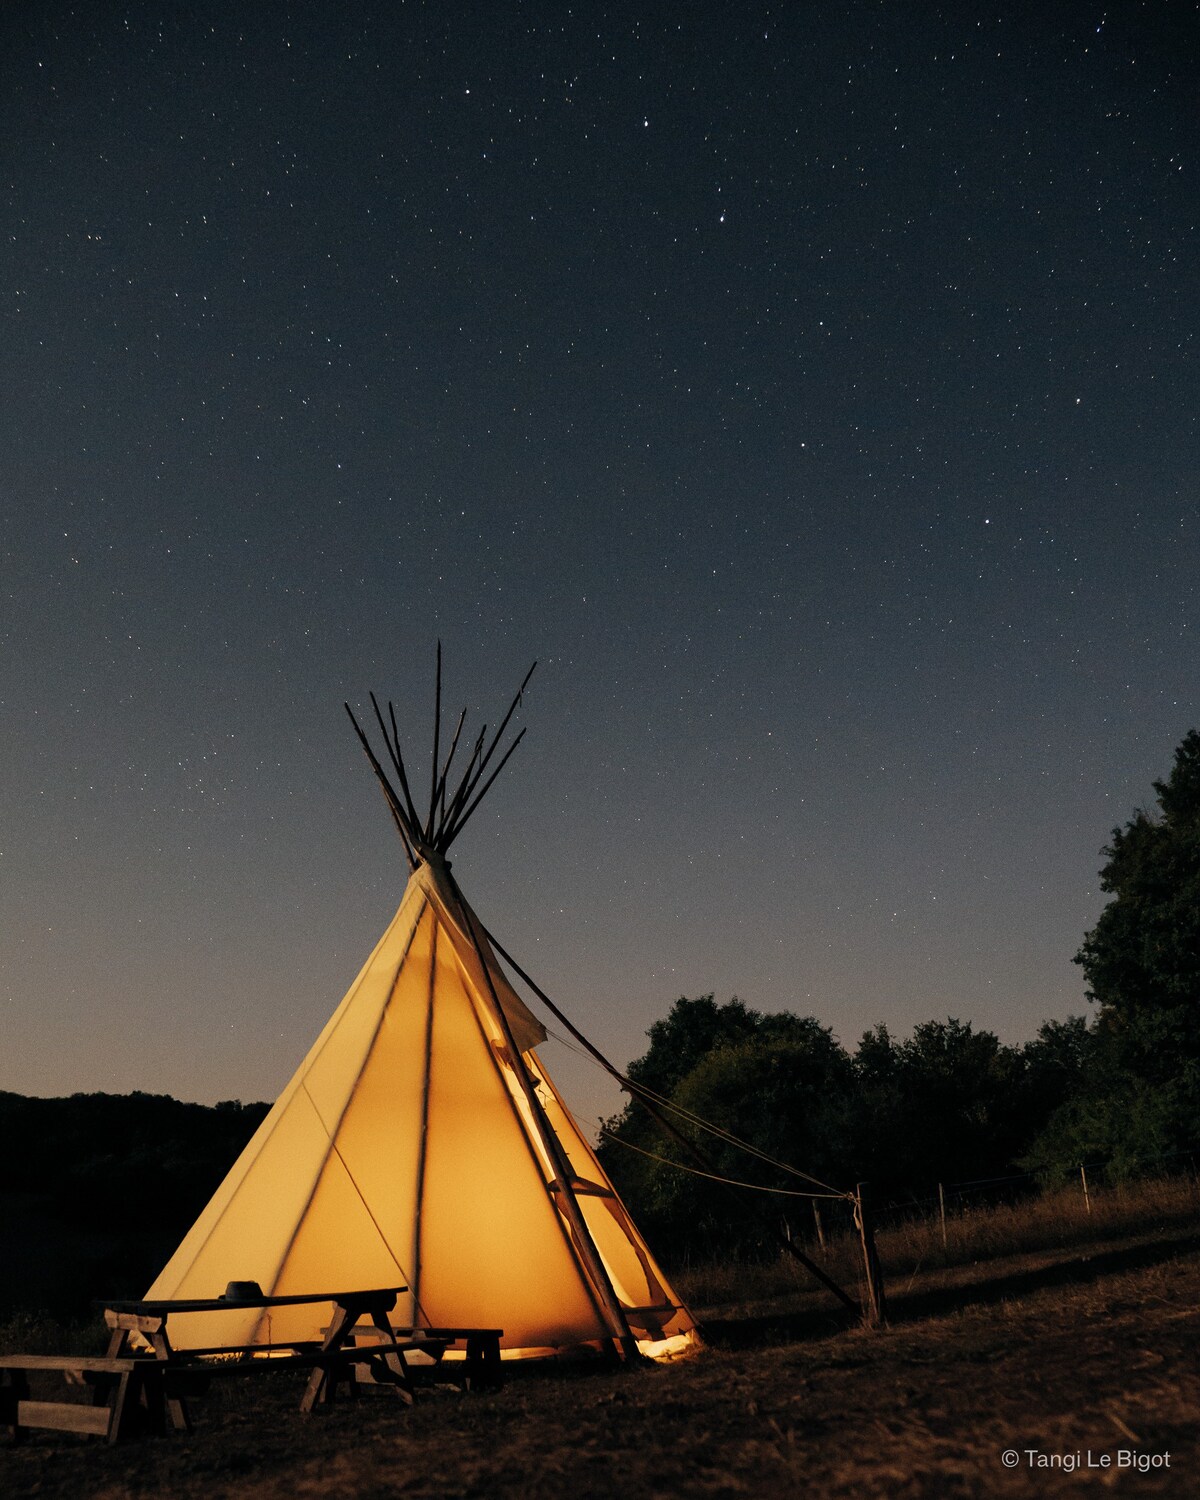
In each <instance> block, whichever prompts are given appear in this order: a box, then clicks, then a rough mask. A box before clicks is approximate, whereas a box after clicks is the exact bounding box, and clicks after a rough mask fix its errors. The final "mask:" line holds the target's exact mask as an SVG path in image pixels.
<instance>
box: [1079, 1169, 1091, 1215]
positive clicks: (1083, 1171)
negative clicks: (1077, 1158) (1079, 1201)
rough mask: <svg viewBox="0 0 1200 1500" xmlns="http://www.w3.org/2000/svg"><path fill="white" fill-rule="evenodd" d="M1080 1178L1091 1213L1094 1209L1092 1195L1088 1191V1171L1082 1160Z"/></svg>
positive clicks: (1088, 1209)
mask: <svg viewBox="0 0 1200 1500" xmlns="http://www.w3.org/2000/svg"><path fill="white" fill-rule="evenodd" d="M1079 1180H1080V1182H1082V1183H1083V1201H1084V1204H1085V1205H1086V1207H1087V1211H1088V1213H1089V1214H1090V1213H1091V1211H1092V1195H1091V1194H1090V1193H1089V1192H1088V1185H1087V1171H1086V1169H1085V1167H1084V1165H1083V1163H1082V1162H1080V1163H1079Z"/></svg>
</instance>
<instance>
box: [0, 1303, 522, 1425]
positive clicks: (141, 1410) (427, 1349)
mask: <svg viewBox="0 0 1200 1500" xmlns="http://www.w3.org/2000/svg"><path fill="white" fill-rule="evenodd" d="M251 1287H252V1283H251V1284H248V1283H231V1286H230V1292H233V1291H234V1289H235V1288H236V1289H237V1295H230V1294H229V1293H227V1294H226V1295H225V1296H224V1297H213V1298H172V1299H162V1298H160V1299H148V1300H142V1301H114V1302H109V1303H107V1304H106V1305H105V1307H104V1321H105V1323H106V1325H107V1326H108V1328H109V1331H110V1338H109V1345H108V1350H107V1353H106V1355H105V1356H104V1357H103V1358H90V1357H84V1356H79V1355H23V1354H22V1355H6V1356H2V1357H0V1425H8V1426H10V1427H11V1428H12V1431H13V1436H14V1438H15V1439H19V1438H20V1436H21V1435H22V1433H23V1431H24V1429H27V1428H30V1427H50V1428H57V1429H59V1430H65V1431H69V1432H79V1433H86V1434H94V1435H95V1436H99V1437H105V1438H107V1439H108V1441H109V1442H110V1443H115V1442H119V1441H121V1440H122V1439H123V1438H125V1437H128V1436H130V1435H132V1433H134V1432H135V1431H137V1430H138V1429H139V1428H149V1429H150V1430H151V1431H157V1432H161V1431H164V1430H165V1429H166V1427H167V1425H168V1423H169V1424H170V1426H171V1427H173V1428H175V1429H176V1430H177V1431H183V1432H187V1431H190V1429H191V1418H190V1414H189V1411H188V1406H187V1396H188V1394H189V1392H190V1391H194V1390H195V1389H196V1386H197V1382H206V1381H207V1379H208V1378H210V1377H212V1376H220V1375H236V1374H248V1373H255V1374H257V1373H262V1372H264V1371H268V1370H279V1369H289V1368H302V1369H308V1370H309V1371H311V1373H310V1376H309V1380H308V1383H307V1385H306V1387H305V1390H304V1394H303V1396H302V1397H301V1401H300V1410H301V1411H302V1412H311V1411H313V1410H314V1409H315V1408H317V1407H318V1406H328V1405H330V1404H331V1403H332V1402H333V1401H334V1399H335V1397H336V1395H337V1392H338V1389H339V1386H340V1385H341V1384H345V1385H346V1388H347V1394H350V1395H353V1394H355V1392H356V1387H357V1384H358V1381H359V1379H360V1378H362V1377H366V1378H367V1379H370V1380H371V1381H373V1382H374V1383H375V1384H377V1385H381V1386H384V1387H387V1388H389V1389H390V1390H391V1391H392V1392H393V1393H394V1394H395V1395H396V1396H398V1397H399V1398H400V1399H401V1400H402V1401H404V1402H406V1403H411V1402H412V1400H413V1385H412V1377H411V1373H410V1370H409V1366H408V1364H407V1362H406V1360H405V1354H406V1353H414V1352H420V1353H422V1354H423V1355H426V1356H428V1358H429V1359H431V1360H433V1361H434V1362H435V1363H436V1362H439V1361H440V1360H441V1358H442V1355H443V1354H444V1353H445V1351H446V1350H447V1349H448V1348H450V1347H452V1346H454V1345H458V1344H461V1345H463V1346H464V1347H463V1355H464V1357H463V1362H462V1366H461V1368H462V1371H463V1375H464V1383H465V1384H466V1385H467V1386H468V1388H472V1387H474V1388H478V1387H483V1386H495V1385H498V1384H499V1371H500V1338H501V1336H502V1330H501V1329H498V1328H395V1327H394V1326H393V1325H392V1323H391V1321H390V1318H389V1314H390V1313H391V1311H392V1309H393V1307H395V1305H396V1298H397V1297H398V1296H399V1294H400V1293H401V1292H404V1291H407V1290H408V1288H407V1287H378V1288H373V1289H370V1290H366V1291H349V1292H313V1293H308V1294H304V1295H292V1296H281V1297H268V1296H265V1295H264V1294H263V1293H262V1292H261V1291H259V1290H258V1289H257V1288H253V1289H252V1290H250V1288H251ZM323 1302H324V1303H330V1304H332V1307H333V1316H332V1318H331V1320H330V1322H329V1325H328V1327H327V1328H325V1329H323V1330H322V1332H323V1337H322V1339H321V1340H319V1341H318V1340H299V1341H292V1342H287V1343H278V1344H275V1343H253V1344H223V1345H213V1346H211V1347H208V1348H203V1349H184V1350H177V1349H175V1348H174V1347H173V1346H172V1344H171V1340H170V1334H169V1331H168V1325H169V1321H170V1318H171V1316H172V1315H173V1314H176V1313H191V1312H204V1313H213V1312H222V1311H233V1310H235V1309H238V1310H242V1311H244V1310H245V1309H246V1308H247V1307H261V1308H263V1309H264V1310H269V1309H270V1308H273V1307H295V1306H300V1305H303V1304H306V1303H307V1304H315V1303H323ZM364 1322H365V1324H366V1327H365V1329H364V1328H362V1327H361V1325H362V1324H363V1323H364ZM356 1330H357V1331H361V1332H363V1333H365V1334H366V1341H365V1342H360V1341H359V1340H358V1338H357V1336H356ZM146 1345H149V1348H146V1347H145V1346H146ZM45 1371H58V1372H60V1373H61V1374H62V1375H64V1376H65V1378H66V1379H67V1381H68V1382H69V1383H71V1384H74V1385H80V1384H84V1385H88V1386H90V1387H91V1389H92V1399H91V1404H90V1405H85V1404H82V1403H80V1402H63V1401H57V1402H55V1401H34V1400H31V1399H30V1391H29V1376H30V1375H32V1374H36V1373H39V1372H45ZM360 1371H361V1375H360Z"/></svg>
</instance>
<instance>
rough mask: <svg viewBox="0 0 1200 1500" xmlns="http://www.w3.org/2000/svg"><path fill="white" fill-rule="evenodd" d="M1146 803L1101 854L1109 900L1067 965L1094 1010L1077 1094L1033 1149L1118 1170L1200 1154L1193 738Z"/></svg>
mask: <svg viewBox="0 0 1200 1500" xmlns="http://www.w3.org/2000/svg"><path fill="white" fill-rule="evenodd" d="M1154 791H1155V795H1156V798H1157V803H1158V805H1157V808H1155V809H1152V810H1150V811H1147V810H1145V809H1139V810H1138V811H1136V812H1135V813H1134V815H1133V817H1132V818H1130V820H1129V821H1128V822H1127V823H1126V824H1125V826H1124V827H1123V828H1114V829H1113V834H1112V842H1111V843H1110V844H1108V845H1107V846H1106V847H1105V848H1104V850H1103V851H1102V853H1103V854H1104V856H1105V859H1106V863H1105V865H1104V866H1103V868H1102V869H1101V872H1100V886H1101V889H1102V890H1104V891H1105V892H1107V893H1108V894H1109V895H1110V896H1111V898H1112V899H1111V900H1110V901H1109V903H1108V905H1107V906H1106V907H1105V908H1104V910H1103V911H1102V912H1101V913H1100V917H1099V919H1098V921H1097V922H1096V925H1095V927H1093V928H1092V930H1091V931H1090V932H1089V933H1087V935H1086V936H1085V937H1084V940H1083V945H1082V947H1081V948H1080V950H1079V952H1078V953H1077V954H1076V955H1075V962H1076V963H1077V964H1079V965H1080V966H1081V968H1082V969H1083V972H1084V977H1085V980H1086V983H1087V997H1088V999H1089V1000H1090V1001H1093V1002H1094V1003H1095V1004H1096V1007H1097V1016H1096V1026H1095V1035H1094V1038H1093V1040H1092V1042H1091V1047H1090V1056H1089V1059H1088V1064H1087V1079H1086V1085H1085V1087H1084V1088H1083V1089H1081V1090H1080V1091H1079V1092H1078V1093H1077V1095H1076V1096H1075V1097H1074V1098H1073V1099H1072V1100H1071V1101H1069V1103H1068V1105H1067V1106H1066V1107H1065V1108H1064V1109H1063V1110H1062V1111H1060V1112H1059V1113H1058V1114H1056V1116H1055V1117H1054V1119H1053V1120H1052V1121H1051V1124H1050V1127H1048V1130H1047V1133H1046V1136H1045V1137H1044V1138H1043V1139H1042V1140H1041V1141H1039V1143H1038V1149H1039V1150H1044V1151H1046V1152H1047V1153H1049V1152H1050V1151H1052V1150H1054V1151H1059V1152H1070V1153H1071V1154H1072V1155H1074V1156H1076V1157H1079V1158H1081V1159H1084V1158H1090V1159H1093V1160H1094V1159H1096V1157H1102V1158H1105V1159H1108V1160H1109V1161H1111V1162H1112V1163H1113V1164H1114V1165H1115V1166H1116V1167H1117V1168H1118V1170H1121V1169H1122V1168H1123V1167H1128V1168H1130V1169H1133V1168H1134V1166H1135V1163H1136V1164H1137V1165H1138V1166H1140V1167H1142V1168H1144V1166H1145V1164H1146V1162H1147V1161H1148V1160H1149V1159H1151V1158H1153V1157H1155V1156H1160V1157H1161V1156H1169V1155H1171V1154H1173V1153H1177V1152H1183V1151H1191V1150H1195V1149H1196V1147H1197V1146H1198V1145H1200V733H1198V732H1197V731H1196V730H1194V729H1193V730H1191V731H1190V732H1189V733H1188V734H1187V735H1186V736H1185V737H1184V739H1183V740H1182V742H1181V743H1180V745H1179V746H1178V748H1177V749H1176V751H1175V762H1174V765H1173V766H1172V769H1171V773H1170V775H1169V776H1168V777H1167V779H1166V780H1165V781H1156V782H1155V783H1154ZM1034 1154H1036V1152H1035V1153H1034Z"/></svg>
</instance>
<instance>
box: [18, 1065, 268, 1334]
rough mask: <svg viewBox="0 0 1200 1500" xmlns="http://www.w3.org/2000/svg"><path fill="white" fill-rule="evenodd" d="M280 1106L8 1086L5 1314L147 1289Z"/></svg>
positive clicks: (66, 1308) (66, 1312)
mask: <svg viewBox="0 0 1200 1500" xmlns="http://www.w3.org/2000/svg"><path fill="white" fill-rule="evenodd" d="M269 1108H270V1106H269V1105H267V1104H241V1103H239V1102H237V1101H236V1100H235V1101H227V1102H225V1103H222V1104H215V1105H211V1106H210V1105H205V1104H183V1103H181V1102H180V1101H179V1100H178V1099H172V1098H170V1097H169V1096H167V1095H165V1094H142V1093H134V1094H72V1095H71V1096H70V1098H66V1099H32V1098H26V1097H25V1096H23V1095H21V1094H9V1093H5V1092H3V1091H0V1141H3V1142H4V1149H3V1151H2V1152H0V1316H4V1315H6V1314H9V1313H11V1312H14V1311H17V1310H25V1309H29V1310H34V1309H42V1310H45V1311H47V1312H51V1313H54V1314H56V1315H57V1316H65V1317H69V1316H86V1315H88V1314H89V1313H90V1311H91V1302H92V1299H94V1298H103V1297H117V1296H140V1295H141V1294H142V1293H143V1292H144V1291H145V1290H146V1288H147V1286H148V1285H149V1284H150V1282H151V1281H152V1280H153V1279H154V1276H155V1275H156V1274H157V1272H158V1271H159V1270H160V1269H161V1267H162V1265H163V1263H164V1262H165V1260H166V1259H167V1257H168V1256H169V1255H170V1254H171V1252H172V1251H173V1250H174V1248H175V1246H176V1245H177V1244H178V1242H179V1240H180V1239H181V1237H182V1236H183V1234H184V1233H185V1231H186V1230H187V1229H188V1227H189V1226H190V1225H191V1223H192V1221H193V1220H194V1219H195V1217H196V1215H197V1214H198V1213H199V1212H200V1210H201V1209H202V1208H203V1207H204V1205H205V1203H206V1202H207V1201H208V1199H209V1198H210V1197H211V1195H212V1193H213V1191H214V1189H215V1188H216V1187H217V1185H218V1184H219V1183H220V1181H221V1179H222V1178H223V1177H224V1175H225V1173H226V1172H227V1171H228V1170H229V1168H230V1166H231V1165H232V1164H233V1162H234V1161H235V1160H236V1159H237V1156H238V1154H239V1152H240V1151H241V1149H242V1147H243V1146H244V1145H245V1144H246V1142H247V1141H248V1140H249V1139H250V1137H251V1136H252V1135H253V1133H254V1131H255V1130H256V1129H257V1128H258V1126H259V1124H260V1123H261V1122H262V1120H263V1118H264V1117H265V1115H266V1114H267V1111H268V1110H269ZM215 1290H216V1291H217V1292H219V1291H220V1290H221V1288H219V1287H218V1288H216V1289H215Z"/></svg>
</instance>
